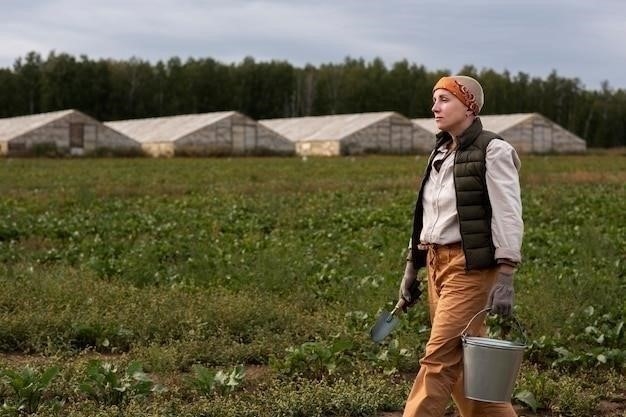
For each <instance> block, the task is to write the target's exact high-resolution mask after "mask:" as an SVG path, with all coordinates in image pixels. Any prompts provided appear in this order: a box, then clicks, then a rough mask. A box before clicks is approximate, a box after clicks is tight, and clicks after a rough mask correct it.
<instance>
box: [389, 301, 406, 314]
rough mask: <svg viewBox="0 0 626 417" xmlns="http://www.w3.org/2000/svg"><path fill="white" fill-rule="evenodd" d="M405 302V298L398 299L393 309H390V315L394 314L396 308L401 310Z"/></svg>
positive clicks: (396, 310)
mask: <svg viewBox="0 0 626 417" xmlns="http://www.w3.org/2000/svg"><path fill="white" fill-rule="evenodd" d="M405 304H406V300H405V299H404V298H401V299H399V300H398V303H397V304H396V306H395V307H394V308H393V310H391V314H390V316H395V315H396V313H397V312H398V310H401V309H402V307H404V305H405Z"/></svg>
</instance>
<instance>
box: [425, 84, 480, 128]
mask: <svg viewBox="0 0 626 417" xmlns="http://www.w3.org/2000/svg"><path fill="white" fill-rule="evenodd" d="M484 100H485V96H484V94H483V89H482V87H481V86H480V83H479V82H478V81H476V80H475V79H473V78H471V77H467V76H463V75H454V76H449V77H442V78H441V79H440V80H439V81H437V84H435V86H434V87H433V107H432V111H433V114H434V115H435V123H436V124H437V127H438V128H439V129H441V130H444V131H447V132H450V133H451V134H453V135H455V136H457V135H459V134H461V133H462V132H463V131H464V130H465V129H466V128H467V127H469V125H470V124H471V122H472V121H473V120H474V117H476V116H477V115H478V113H480V110H481V109H482V107H483V103H484Z"/></svg>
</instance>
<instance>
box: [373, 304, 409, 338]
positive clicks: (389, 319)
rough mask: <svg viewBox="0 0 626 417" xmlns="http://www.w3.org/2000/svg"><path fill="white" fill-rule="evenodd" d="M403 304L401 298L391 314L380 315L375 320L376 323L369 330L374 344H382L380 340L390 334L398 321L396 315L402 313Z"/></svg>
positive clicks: (382, 313)
mask: <svg viewBox="0 0 626 417" xmlns="http://www.w3.org/2000/svg"><path fill="white" fill-rule="evenodd" d="M404 303H405V301H404V298H402V299H400V301H398V304H396V306H395V307H394V308H393V310H391V313H390V312H388V311H383V312H381V313H380V315H379V316H378V320H376V323H375V324H374V326H373V327H372V328H371V330H370V336H371V338H372V340H373V341H374V342H376V343H380V342H382V340H383V339H384V338H385V337H387V336H388V335H389V333H391V331H392V330H393V328H394V327H396V325H397V324H398V322H399V321H400V319H399V318H398V314H399V313H400V312H401V311H402V307H403V306H404Z"/></svg>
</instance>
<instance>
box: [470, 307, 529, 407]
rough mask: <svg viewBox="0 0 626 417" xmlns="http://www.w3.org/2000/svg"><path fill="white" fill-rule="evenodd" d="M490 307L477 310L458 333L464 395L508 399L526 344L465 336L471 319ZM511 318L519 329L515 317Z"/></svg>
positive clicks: (504, 400) (509, 399)
mask: <svg viewBox="0 0 626 417" xmlns="http://www.w3.org/2000/svg"><path fill="white" fill-rule="evenodd" d="M489 310H490V309H485V310H482V311H479V312H478V313H476V315H474V317H472V319H471V320H470V321H469V323H468V324H467V326H466V327H465V330H463V333H462V334H461V340H462V341H463V372H464V378H465V396H466V397H467V398H470V399H472V400H478V401H486V402H491V403H504V402H510V401H511V394H512V393H513V387H514V386H515V380H516V379H517V375H518V374H519V370H520V367H521V364H522V358H523V356H524V349H526V345H524V344H519V343H515V342H509V341H507V340H498V339H489V338H486V337H471V336H467V329H468V328H469V326H470V324H471V323H472V322H473V321H474V319H475V318H476V317H477V316H478V315H479V314H481V313H484V312H487V311H489ZM514 321H515V323H516V324H517V325H518V327H519V328H520V330H521V326H520V325H519V323H518V322H517V320H514ZM522 333H523V331H522Z"/></svg>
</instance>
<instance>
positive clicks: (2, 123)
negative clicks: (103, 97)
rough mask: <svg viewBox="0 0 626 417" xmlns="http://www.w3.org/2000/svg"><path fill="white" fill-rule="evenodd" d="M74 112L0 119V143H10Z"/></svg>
mask: <svg viewBox="0 0 626 417" xmlns="http://www.w3.org/2000/svg"><path fill="white" fill-rule="evenodd" d="M74 112H76V110H71V109H70V110H60V111H55V112H49V113H39V114H32V115H28V116H18V117H8V118H4V119H0V141H2V142H6V141H9V140H11V139H13V138H16V137H18V136H21V135H23V134H25V133H28V132H30V131H33V130H35V129H38V128H40V127H42V126H45V125H47V124H48V123H51V122H53V121H55V120H58V119H60V118H62V117H65V116H67V115H69V114H72V113H74Z"/></svg>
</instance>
